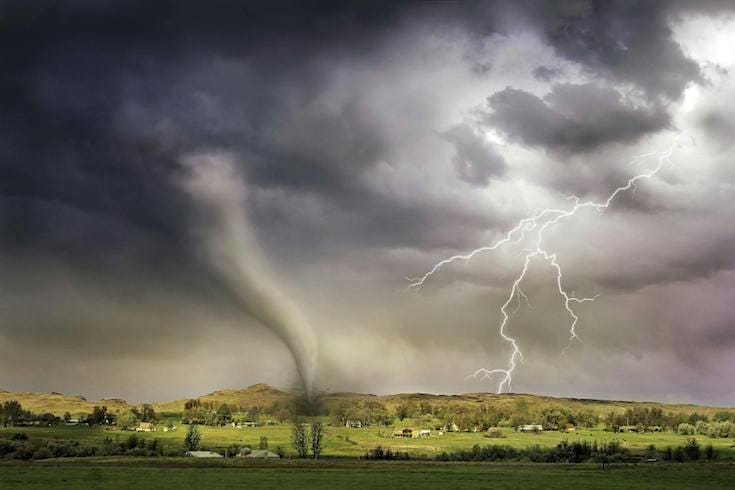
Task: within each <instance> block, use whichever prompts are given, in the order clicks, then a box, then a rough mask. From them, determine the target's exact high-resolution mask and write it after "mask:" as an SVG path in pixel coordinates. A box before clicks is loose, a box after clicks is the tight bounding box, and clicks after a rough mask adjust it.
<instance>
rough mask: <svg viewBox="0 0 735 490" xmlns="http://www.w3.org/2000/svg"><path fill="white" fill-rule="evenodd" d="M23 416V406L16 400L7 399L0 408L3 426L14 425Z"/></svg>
mask: <svg viewBox="0 0 735 490" xmlns="http://www.w3.org/2000/svg"><path fill="white" fill-rule="evenodd" d="M22 416H23V407H22V406H21V404H20V402H18V401H17V400H8V401H6V402H5V403H3V406H2V410H0V419H2V420H0V421H2V424H3V425H4V426H6V427H7V426H9V425H16V424H17V423H18V422H20V419H21V417H22Z"/></svg>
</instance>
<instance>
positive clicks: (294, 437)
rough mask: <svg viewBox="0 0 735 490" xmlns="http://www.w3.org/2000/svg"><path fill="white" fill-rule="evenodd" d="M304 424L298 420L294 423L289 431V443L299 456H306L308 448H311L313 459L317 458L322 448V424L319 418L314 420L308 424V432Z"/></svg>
mask: <svg viewBox="0 0 735 490" xmlns="http://www.w3.org/2000/svg"><path fill="white" fill-rule="evenodd" d="M306 425H307V424H305V423H303V422H299V421H297V422H295V423H294V426H293V430H292V432H291V444H292V445H293V448H294V449H295V450H296V454H297V455H298V456H299V458H306V457H307V456H308V453H309V450H311V454H312V455H313V456H314V459H318V458H319V455H320V454H321V453H322V450H323V449H324V424H322V422H321V421H319V420H315V421H314V422H312V423H311V424H309V425H310V427H309V431H308V432H307V430H306Z"/></svg>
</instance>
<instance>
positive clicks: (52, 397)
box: [0, 390, 132, 416]
mask: <svg viewBox="0 0 735 490" xmlns="http://www.w3.org/2000/svg"><path fill="white" fill-rule="evenodd" d="M9 400H17V401H18V402H20V404H21V405H23V408H24V409H25V410H30V411H31V412H34V413H44V412H50V413H53V414H54V415H58V416H62V415H63V414H64V412H69V413H71V414H72V415H77V414H80V413H91V412H92V409H93V408H94V406H95V405H105V406H107V408H108V409H110V410H111V411H113V412H117V411H118V410H121V409H123V408H130V407H131V406H132V405H130V404H129V403H128V402H126V401H125V400H120V399H118V398H105V399H102V400H97V401H89V400H87V399H86V398H84V397H83V396H80V395H62V394H61V393H17V392H10V391H4V390H0V403H4V402H6V401H9Z"/></svg>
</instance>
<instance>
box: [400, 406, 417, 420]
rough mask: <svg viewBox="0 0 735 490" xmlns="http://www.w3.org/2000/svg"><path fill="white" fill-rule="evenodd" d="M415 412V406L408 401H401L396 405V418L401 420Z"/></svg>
mask: <svg viewBox="0 0 735 490" xmlns="http://www.w3.org/2000/svg"><path fill="white" fill-rule="evenodd" d="M414 412H415V407H414V406H413V404H412V403H410V402H407V401H405V402H401V403H399V404H398V406H397V407H396V417H398V420H401V421H403V419H405V418H408V417H410V416H411V415H413V414H414Z"/></svg>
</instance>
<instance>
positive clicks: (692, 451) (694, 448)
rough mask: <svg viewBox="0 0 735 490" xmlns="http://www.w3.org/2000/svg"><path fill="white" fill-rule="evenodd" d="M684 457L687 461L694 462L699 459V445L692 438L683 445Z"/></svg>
mask: <svg viewBox="0 0 735 490" xmlns="http://www.w3.org/2000/svg"><path fill="white" fill-rule="evenodd" d="M684 455H685V457H686V459H688V460H689V461H696V460H698V459H699V444H698V443H697V440H696V439H694V438H692V439H689V440H688V441H687V443H686V444H684Z"/></svg>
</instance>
